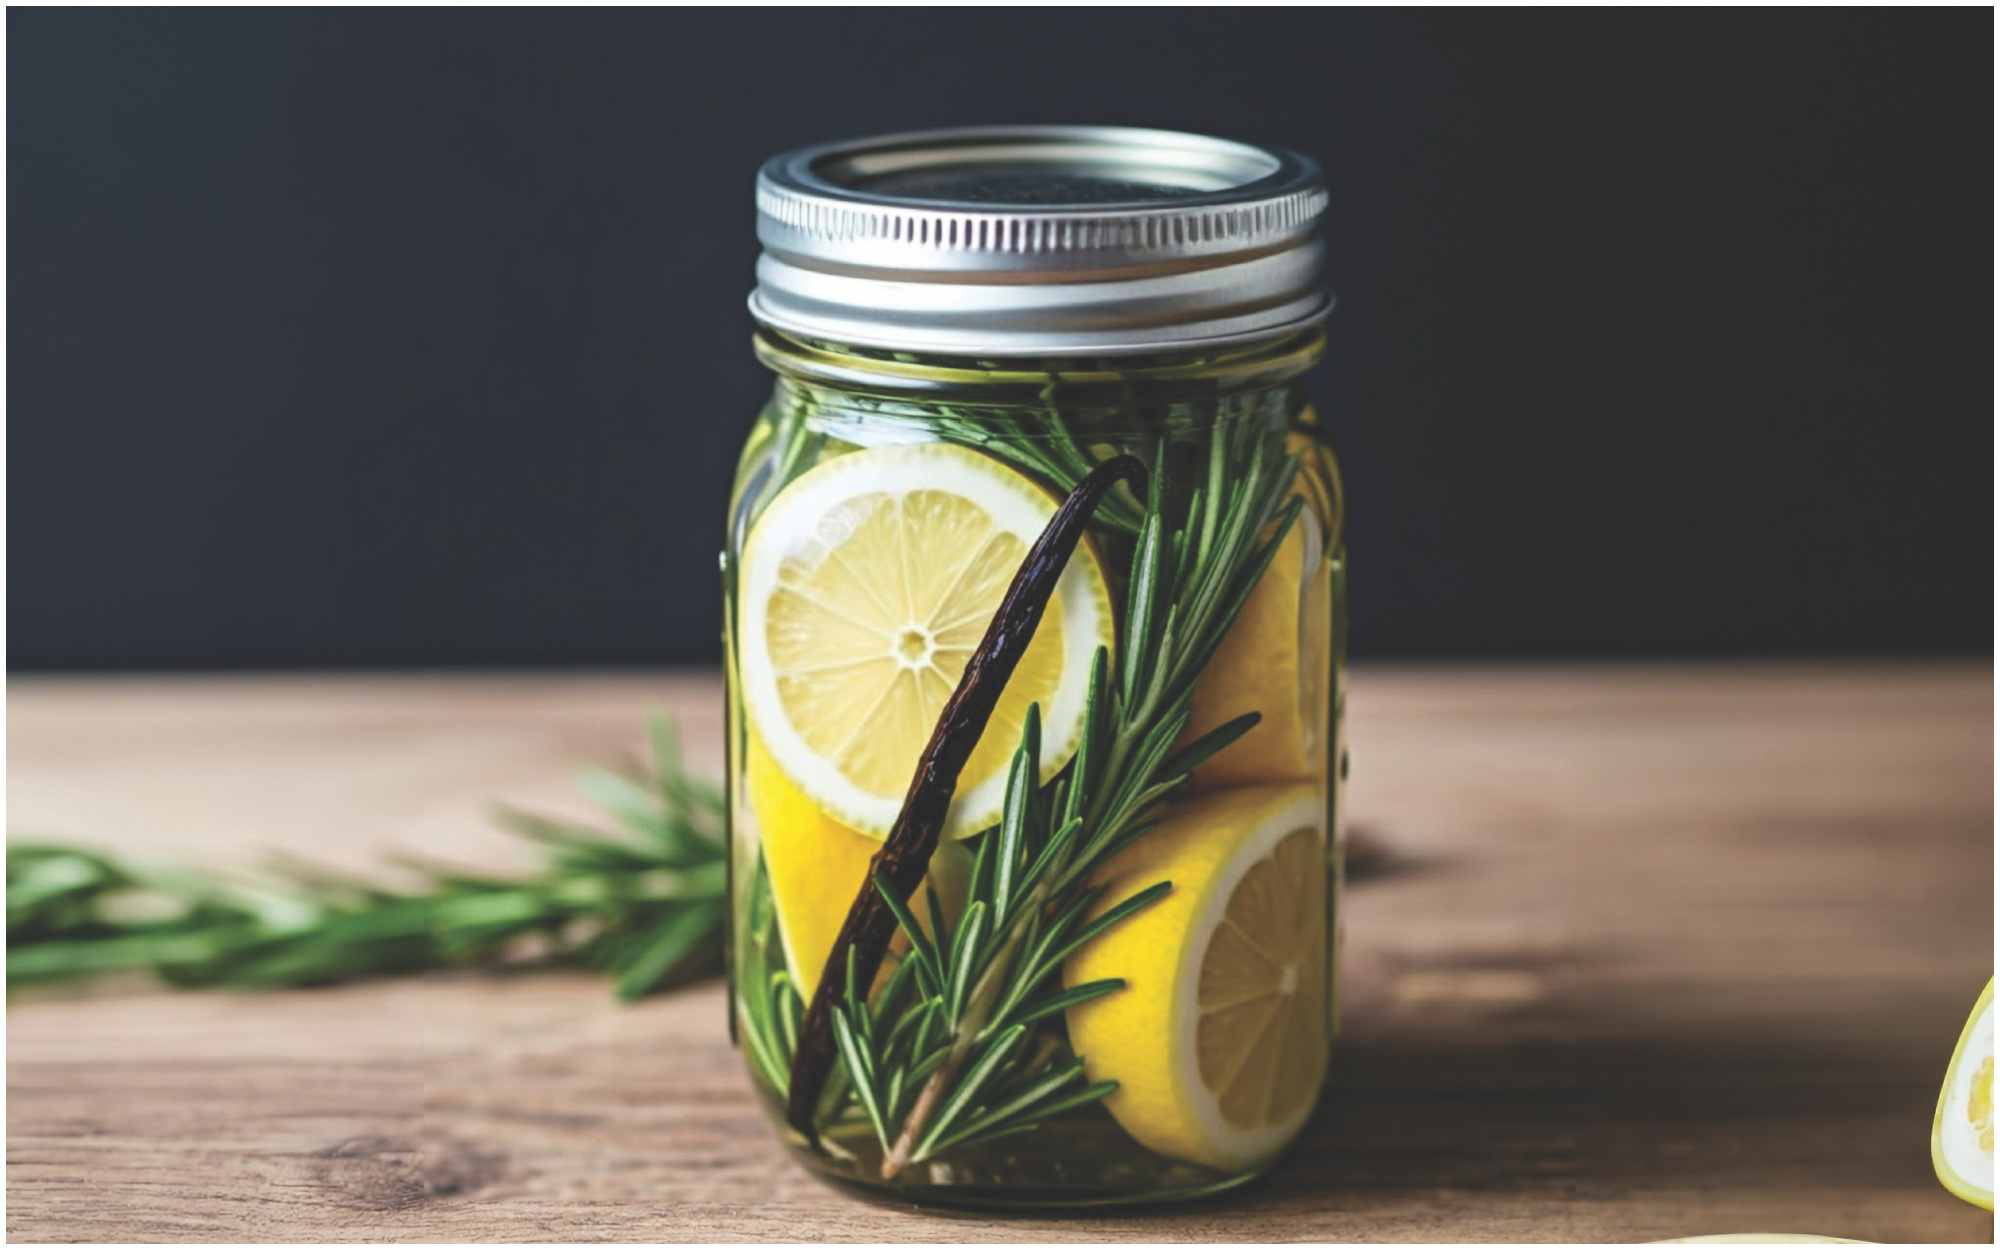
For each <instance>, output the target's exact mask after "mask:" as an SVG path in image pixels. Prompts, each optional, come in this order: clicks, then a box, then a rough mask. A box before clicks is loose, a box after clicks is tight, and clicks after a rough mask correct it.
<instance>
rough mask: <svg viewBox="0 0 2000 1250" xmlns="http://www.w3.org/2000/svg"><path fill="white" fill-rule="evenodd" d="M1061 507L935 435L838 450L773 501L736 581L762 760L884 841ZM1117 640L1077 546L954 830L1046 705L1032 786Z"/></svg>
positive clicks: (972, 818) (977, 810)
mask: <svg viewBox="0 0 2000 1250" xmlns="http://www.w3.org/2000/svg"><path fill="white" fill-rule="evenodd" d="M1055 509H1056V501H1055V500H1054V499H1053V498H1051V497H1050V495H1049V494H1048V492H1046V491H1044V490H1042V489H1041V488H1040V487H1039V486H1037V485H1035V484H1034V483H1033V482H1031V481H1029V480H1028V479H1027V478H1025V477H1023V476H1021V475H1020V474H1018V473H1016V472H1014V471H1013V470H1012V469H1009V468H1007V467H1006V466H1005V465H1002V464H1000V463H998V462H997V461H994V460H991V459H988V458H987V457H985V456H982V455H980V454H979V453H977V452H974V451H968V450H966V449H965V448H962V447H956V446H952V445H949V444H944V443H927V444H918V445H910V446H900V447H877V448H870V449H868V450H864V451H857V452H852V453H850V454H848V455H844V456H840V457H838V458H836V459H833V460H829V461H827V462H826V463H824V464H822V465H819V466H817V467H816V468H814V469H812V470H810V471H809V472H807V473H805V474H803V475H801V476H800V477H799V478H797V479H796V480H794V481H793V482H792V483H791V484H790V485H788V486H786V487H785V488H784V489H783V490H782V491H780V492H779V493H778V496H777V498H776V499H773V500H772V501H771V503H770V505H769V506H768V507H767V508H765V510H764V513H763V515H762V516H760V517H759V518H758V520H757V521H756V523H755V525H754V526H752V528H751V532H750V536H749V539H748V541H747V542H745V544H744V548H743V568H742V574H741V579H740V582H739V590H740V609H739V611H740V618H739V625H740V628H739V631H738V636H739V643H738V645H739V647H740V648H741V652H740V660H739V664H740V671H741V675H742V690H743V697H744V700H745V702H746V703H747V704H748V705H749V710H750V715H751V718H752V719H753V720H755V721H756V723H757V725H758V727H759V728H760V729H761V730H762V732H763V734H764V741H765V745H766V746H767V747H768V748H769V750H770V753H771V758H772V760H774V761H775V762H776V764H777V766H778V768H779V769H780V770H782V771H783V772H784V774H785V775H786V776H787V777H789V778H790V779H791V780H792V782H793V783H794V784H795V785H797V786H798V788H799V789H800V790H801V791H803V792H804V793H805V794H806V795H807V796H808V797H809V798H810V799H811V801H812V802H813V804H814V805H815V806H817V807H818V808H819V809H820V810H821V811H823V812H825V813H827V814H828V815H830V816H831V817H832V818H834V819H835V820H837V821H839V822H840V823H841V824H844V825H847V826H848V827H850V828H852V829H855V830H859V831H860V832H862V833H864V834H867V835H869V836H871V837H876V838H880V837H883V836H885V835H887V833H888V832H889V827H890V825H891V824H893V823H894V822H895V819H896V813H897V812H898V810H900V809H901V807H902V805H903V796H904V793H905V792H906V791H907V790H908V789H909V785H910V778H911V774H912V773H913V772H914V771H915V768H916V763H917V758H918V757H919V756H920V755H921V754H922V753H923V749H924V746H925V744H926V743H927V742H929V740H930V736H931V731H932V729H933V728H934V727H935V724H936V722H937V717H938V713H939V712H940V711H941V710H942V709H943V707H944V704H945V701H946V700H947V699H949V698H950V697H951V692H952V689H953V687H954V686H956V685H957V683H958V679H959V675H960V674H961V673H962V672H963V671H964V669H965V665H966V662H967V661H968V660H970V659H971V657H972V652H973V649H974V648H975V647H977V646H978V645H979V640H980V638H981V637H982V636H984V634H985V632H986V626H987V623H988V622H989V621H990V620H991V619H992V616H993V611H994V609H995V608H997V607H998V606H999V605H1000V600H1001V598H1002V596H1004V595H1005V593H1006V590H1007V587H1008V585H1009V583H1011V582H1012V581H1013V579H1014V574H1015V572H1016V570H1017V569H1018V568H1019V567H1020V563H1021V559H1022V557H1024V556H1025V555H1026V554H1027V552H1028V548H1029V547H1030V546H1031V545H1032V544H1033V543H1034V541H1035V539H1036V538H1038V537H1039V536H1040V535H1041V532H1042V529H1043V527H1044V526H1045V525H1047V524H1048V521H1049V518H1050V517H1051V516H1053V515H1054V513H1055ZM1111 642H1112V615H1111V596H1110V593H1109V592H1108V591H1107V590H1106V588H1105V579H1104V573H1103V570H1102V569H1101V568H1100V567H1099V565H1098V562H1097V556H1096V553H1095V552H1094V551H1092V550H1090V547H1089V544H1088V543H1087V542H1086V543H1083V544H1080V545H1079V546H1078V548H1077V550H1076V553H1075V555H1073V556H1072V557H1071V558H1070V561H1069V565H1068V567H1067V568H1066V569H1065V570H1064V572H1063V576H1062V579H1061V581H1060V582H1059V583H1058V584H1057V588H1056V593H1055V595H1054V596H1053V597H1052V598H1051V600H1050V602H1049V606H1048V610H1047V612H1046V613H1045V614H1044V615H1043V617H1042V620H1041V624H1040V625H1039V626H1038V627H1037V628H1036V630H1035V638H1034V641H1033V643H1032V644H1031V645H1030V646H1029V647H1028V650H1027V652H1026V654H1025V655H1023V656H1022V658H1021V662H1020V664H1019V665H1018V667H1016V668H1015V670H1014V675H1013V678H1012V679H1011V680H1010V681H1009V682H1008V683H1007V689H1006V692H1005V693H1004V694H1003V695H1002V696H1001V699H1000V704H999V707H998V708H997V709H996V710H995V711H994V713H993V717H992V720H991V721H990V722H989V723H988V725H987V728H986V733H985V735H984V736H983V737H982V738H981V739H980V741H979V744H978V746H977V747H976V748H975V749H974V751H973V753H972V758H971V760H970V761H969V762H968V763H967V764H966V767H965V770H964V772H963V773H961V774H960V777H959V782H958V791H957V795H956V797H955V798H954V800H953V802H952V805H951V815H950V817H949V819H948V821H947V823H946V826H945V833H946V835H947V836H948V837H953V838H962V837H968V836H970V835H972V834H975V833H977V832H979V831H980V830H981V829H984V828H986V827H988V826H989V825H992V824H994V823H995V822H996V821H998V819H999V817H1000V809H1001V805H1002V802H1003V800H1004V797H1005V793H1006V788H1007V768H1008V764H1009V762H1010V761H1011V759H1012V757H1013V753H1014V750H1015V748H1016V747H1017V746H1018V745H1019V743H1020V736H1021V726H1022V723H1023V720H1024V718H1025V716H1026V714H1027V710H1028V705H1029V704H1031V703H1034V704H1039V705H1040V706H1041V709H1042V725H1043V728H1042V744H1043V755H1042V780H1044V781H1047V780H1049V779H1050V778H1052V777H1054V775H1055V774H1056V772H1057V771H1058V770H1060V769H1061V768H1062V766H1063V764H1064V763H1065V762H1067V761H1068V759H1069V757H1070V755H1071V754H1072V753H1073V752H1074V751H1075V750H1076V744H1077V740H1078V738H1079V737H1080V735H1081V732H1082V728H1083V715H1084V703H1085V699H1086V696H1087V694H1088V691H1089V685H1090V660H1091V655H1092V653H1093V652H1094V651H1095V650H1096V648H1097V647H1099V646H1107V647H1108V646H1110V645H1111Z"/></svg>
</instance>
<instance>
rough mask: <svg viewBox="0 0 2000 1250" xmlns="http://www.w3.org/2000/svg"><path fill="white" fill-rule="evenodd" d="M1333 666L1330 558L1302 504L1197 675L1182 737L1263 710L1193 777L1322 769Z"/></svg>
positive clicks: (1254, 778)
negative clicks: (1218, 643) (1246, 730)
mask: <svg viewBox="0 0 2000 1250" xmlns="http://www.w3.org/2000/svg"><path fill="white" fill-rule="evenodd" d="M1332 666H1333V565H1332V564H1331V563H1329V562H1328V560H1327V558H1326V552H1325V547H1324V539H1323V531H1322V529H1321V525H1320V521H1319V518H1318V517H1317V516H1316V515H1315V513H1314V509H1313V508H1312V507H1311V506H1310V505H1309V506H1307V507H1306V508H1304V509H1302V510H1301V511H1300V512H1299V517H1298V520H1296V521H1294V522H1293V523H1292V528H1291V529H1290V530H1289V531H1288V532H1287V533H1286V534H1285V539H1284V542H1283V543H1281V544H1280V545H1279V547H1278V550H1277V553H1276V554H1275V555H1273V556H1272V557H1271V563H1270V565H1269V567H1267V568H1266V569H1265V570H1264V575H1263V577H1261V578H1259V579H1258V581H1257V585H1256V588H1255V589H1253V590H1252V591H1251V592H1250V597H1249V598H1247V599H1245V600H1244V602H1243V610H1242V611H1241V612H1240V613H1238V614H1237V617H1236V620H1235V621H1234V622H1233V623H1232V624H1231V625H1230V627H1229V632H1228V633H1226V634H1224V635H1223V636H1222V643H1221V645H1220V646H1218V647H1217V648H1216V651H1215V656H1214V658H1212V659H1211V660H1210V661H1209V663H1208V667H1207V668H1205V669H1203V670H1202V674H1201V677H1200V679H1199V680H1198V681H1196V682H1195V687H1194V697H1193V701H1192V704H1191V715H1190V717H1189V720H1188V727H1187V732H1186V733H1185V734H1183V735H1182V737H1181V744H1182V745H1185V744H1186V743H1188V742H1192V741H1193V740H1194V739H1196V738H1198V737H1200V736H1201V735H1202V734H1205V733H1207V732H1208V731H1209V730H1211V729H1214V728H1216V727H1217V726H1219V725H1222V724H1224V723H1225V722H1227V721H1231V720H1234V719H1236V718H1237V717H1239V716H1241V715H1243V714H1244V713H1245V712H1258V713H1261V714H1262V717H1263V719H1261V720H1259V721H1258V722H1257V724H1256V727H1255V728H1253V729H1251V730H1250V732H1249V733H1247V734H1244V735H1243V736H1242V737H1241V738H1239V739H1238V740H1236V741H1235V742H1232V743H1231V744H1229V746H1227V747H1225V748H1223V750H1222V751H1221V752H1220V753H1219V754H1217V755H1215V756H1214V757H1213V758H1211V759H1210V760H1208V761H1207V762H1206V763H1204V764H1202V765H1201V766H1200V767H1199V768H1197V769H1195V773H1194V779H1195V784H1196V785H1198V786H1201V787H1204V788H1207V787H1212V786H1239V785H1254V784H1259V783H1270V782H1278V781H1300V780H1304V779H1307V778H1312V777H1318V776H1321V775H1323V774H1324V773H1325V770H1326V766H1327V743H1326V729H1327V727H1326V717H1327V682H1328V681H1329V680H1330V678H1331V673H1332Z"/></svg>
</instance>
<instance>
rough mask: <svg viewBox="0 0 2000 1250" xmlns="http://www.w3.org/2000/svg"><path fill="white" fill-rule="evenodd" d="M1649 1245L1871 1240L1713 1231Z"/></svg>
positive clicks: (1842, 1243)
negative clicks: (1707, 1234) (1699, 1235)
mask: <svg viewBox="0 0 2000 1250" xmlns="http://www.w3.org/2000/svg"><path fill="white" fill-rule="evenodd" d="M1646 1244H1647V1245H1649V1246H1803V1245H1822V1246H1825V1245H1832V1246H1872V1245H1874V1244H1875V1243H1874V1242H1872V1241H1856V1240H1854V1239H1853V1238H1852V1237H1815V1236H1813V1235H1812V1234H1811V1233H1713V1234H1710V1235H1709V1236H1707V1237H1669V1238H1667V1239H1666V1240H1665V1241H1649V1242H1647V1243H1646Z"/></svg>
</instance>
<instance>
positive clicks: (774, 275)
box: [750, 126, 1333, 356]
mask: <svg viewBox="0 0 2000 1250" xmlns="http://www.w3.org/2000/svg"><path fill="white" fill-rule="evenodd" d="M1326 206H1327V192H1326V188H1325V186H1324V185H1323V182H1322V179H1321V176H1320V171H1319V167H1318V166H1317V165H1315V164H1314V163H1313V162H1312V161H1310V160H1308V159H1307V158H1305V157H1303V156H1299V155H1297V154H1296V153H1293V152H1288V151H1285V150H1283V149H1280V148H1264V147H1256V146H1253V145H1250V144H1246V143H1236V142H1232V141H1230V140H1225V139H1212V138H1208V137H1206V136H1202V135H1192V134H1182V133H1178V132H1175V131H1166V130H1141V129H1133V128H1128V127H1112V126H1006V127H981V128H971V129H959V130H935V131H924V132H918V133H911V134H900V135H886V136H881V137H877V138H870V139H861V140H854V141H849V142H842V143H829V144H823V145H820V146H817V147H809V148H802V149H799V150H797V151H794V152H788V153H785V154H783V155H780V156H777V157H774V158H773V159H772V160H770V161H769V162H767V163H766V164H765V166H764V168H763V170H762V171H761V172H760V173H759V174H758V177H757V235H758V239H759V240H760V241H761V243H762V244H763V248H764V252H763V255H762V257H761V258H760V259H759V261H758V264H757V289H756V291H755V292H754V293H753V294H752V295H751V297H750V310H751V313H752V314H753V315H754V316H755V317H756V318H757V320H758V321H759V322H760V323H762V324H763V325H765V326H767V327H769V328H771V329H774V330H779V331H782V332H785V333H788V334H792V335H796V336H800V337H804V338H809V339H818V340H823V341H829V342H836V343H843V344H851V345H854V346H860V347H876V348H890V349H902V350H908V351H925V352H937V353H944V354H955V355H973V356H1007V355H1034V356H1078V355H1105V354H1112V355H1115V354H1130V353H1142V352H1158V351H1168V350H1181V349H1185V348H1189V347H1201V346H1206V345H1222V344H1229V343H1241V342H1246V341H1254V340H1256V339H1260V338H1266V337H1277V336H1280V335H1283V334H1287V333H1291V332H1293V331H1296V330H1299V329H1302V328H1304V327H1307V326H1310V325H1312V324H1314V323H1316V322H1318V321H1320V320H1321V319H1323V318H1324V317H1325V316H1326V315H1327V313H1328V312H1329V311H1330V310H1331V309H1332V307H1333V297H1332V296H1331V295H1330V294H1329V293H1328V292H1327V290H1326V286H1325V280H1324V275H1323V268H1324V248H1323V247H1322V245H1321V244H1320V242H1319V241H1318V239H1317V238H1315V237H1314V231H1315V229H1316V227H1317V225H1318V221H1319V218H1320V215H1321V214H1322V213H1323V212H1324V211H1325V209H1326Z"/></svg>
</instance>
